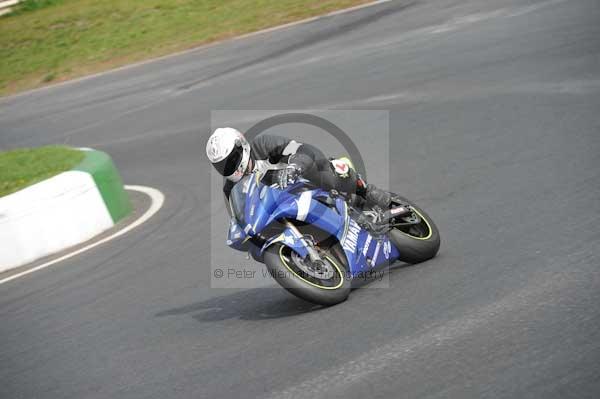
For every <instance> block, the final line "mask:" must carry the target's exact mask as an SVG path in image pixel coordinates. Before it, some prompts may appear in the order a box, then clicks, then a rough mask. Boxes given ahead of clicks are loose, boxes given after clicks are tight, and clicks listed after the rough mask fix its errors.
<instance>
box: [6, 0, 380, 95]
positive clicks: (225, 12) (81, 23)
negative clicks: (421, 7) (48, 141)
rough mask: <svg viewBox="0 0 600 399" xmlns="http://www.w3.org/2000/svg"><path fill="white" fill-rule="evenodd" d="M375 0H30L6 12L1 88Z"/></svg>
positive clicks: (45, 80) (108, 65) (87, 70)
mask: <svg viewBox="0 0 600 399" xmlns="http://www.w3.org/2000/svg"><path fill="white" fill-rule="evenodd" d="M370 1H372V0H144V1H130V0H28V1H26V2H25V3H24V4H23V5H22V6H21V7H18V8H17V9H16V10H15V12H14V13H12V14H7V15H5V16H2V17H0V59H1V60H2V62H0V95H7V94H11V93H15V92H18V91H21V90H25V89H30V88H34V87H38V86H42V85H44V84H48V83H50V82H54V81H61V80H66V79H70V78H74V77H77V76H82V75H86V74H89V73H94V72H99V71H102V70H106V69H110V68H114V67H117V66H121V65H125V64H128V63H131V62H135V61H140V60H143V59H148V58H152V57H156V56H161V55H165V54H169V53H172V52H176V51H180V50H184V49H187V48H192V47H195V46H198V45H201V44H205V43H209V42H213V41H217V40H221V39H226V38H230V37H234V36H238V35H241V34H244V33H249V32H253V31H257V30H260V29H264V28H267V27H272V26H276V25H280V24H284V23H288V22H292V21H296V20H300V19H303V18H308V17H311V16H315V15H319V14H323V13H327V12H330V11H333V10H337V9H342V8H346V7H350V6H354V5H357V4H362V3H368V2H370Z"/></svg>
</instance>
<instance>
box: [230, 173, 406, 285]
mask: <svg viewBox="0 0 600 399" xmlns="http://www.w3.org/2000/svg"><path fill="white" fill-rule="evenodd" d="M305 183H306V181H298V182H296V183H295V184H292V185H290V186H288V187H287V188H285V189H283V190H281V189H279V188H276V187H271V186H268V185H266V184H263V183H262V182H260V180H259V177H258V176H257V175H256V174H252V175H249V176H247V177H245V178H244V179H243V180H242V181H240V182H239V183H238V184H236V186H235V187H234V190H235V189H240V188H239V187H241V189H243V193H244V194H245V195H244V198H245V201H246V203H245V207H244V211H243V219H244V220H243V221H240V220H237V219H236V220H234V221H233V222H232V223H233V224H235V225H236V226H237V227H230V234H229V237H228V245H230V246H231V247H233V248H236V249H241V248H243V244H244V243H245V241H246V240H247V238H248V237H251V236H253V235H255V234H258V233H260V232H261V231H263V230H264V229H265V228H266V227H267V226H269V225H270V224H271V223H273V222H275V221H276V220H281V219H283V218H286V219H290V220H299V221H302V222H305V223H310V224H312V225H314V226H316V227H318V228H320V229H321V230H323V231H325V232H327V233H329V234H331V235H333V236H335V237H336V238H337V239H338V241H339V242H340V244H341V246H342V248H343V251H344V253H345V255H346V258H347V261H348V266H349V269H350V273H351V275H352V276H356V275H358V274H360V273H363V272H365V271H366V270H370V269H372V268H375V267H379V266H382V265H388V264H390V263H391V262H393V261H394V260H396V259H397V258H398V255H399V252H398V249H397V248H396V247H395V246H394V244H393V243H392V242H391V241H390V240H389V238H388V237H387V236H383V237H378V238H375V237H373V236H372V235H371V234H369V232H368V231H366V230H365V229H363V228H362V227H360V226H359V225H358V224H357V223H356V221H355V220H353V219H352V218H351V217H349V215H348V208H347V204H346V202H345V201H344V200H343V199H342V198H340V197H338V198H335V208H332V207H329V206H327V205H325V204H323V203H322V202H320V201H318V200H317V198H320V197H329V193H328V192H326V191H323V190H321V189H313V190H305V191H301V192H299V193H297V192H294V191H296V190H298V189H299V188H301V187H305ZM239 184H242V185H241V186H238V185H239ZM240 199H241V198H240ZM240 216H241V215H240ZM239 222H242V223H240V224H239V225H238V223H239ZM242 226H243V228H242ZM276 242H281V243H283V244H285V245H287V246H289V247H290V248H292V249H293V250H294V251H296V252H297V253H298V254H299V255H300V256H302V257H305V256H306V255H307V254H308V251H307V243H306V241H305V240H303V239H302V238H301V237H296V236H295V234H294V232H293V231H292V230H290V229H285V230H284V231H283V232H282V233H280V234H279V235H277V236H275V237H270V238H269V239H268V240H267V242H265V244H264V245H263V247H262V248H261V249H260V250H259V251H257V252H259V254H262V253H263V252H264V250H265V249H266V248H267V247H268V246H270V245H272V244H274V243H276ZM256 250H258V248H256Z"/></svg>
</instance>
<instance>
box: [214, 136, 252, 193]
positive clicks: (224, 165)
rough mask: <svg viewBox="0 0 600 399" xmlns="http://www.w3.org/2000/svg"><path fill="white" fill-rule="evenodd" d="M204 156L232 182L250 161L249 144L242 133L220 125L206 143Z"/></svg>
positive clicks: (242, 174) (239, 176) (239, 177)
mask: <svg viewBox="0 0 600 399" xmlns="http://www.w3.org/2000/svg"><path fill="white" fill-rule="evenodd" d="M206 156H208V159H209V160H210V162H211V163H212V164H213V166H214V167H215V169H216V170H217V172H219V173H220V174H221V175H223V176H225V177H226V178H227V179H228V180H231V181H232V182H234V183H235V182H237V181H239V180H240V179H241V178H242V176H244V172H245V171H246V169H247V168H248V163H249V162H250V144H249V143H248V140H246V138H245V137H244V135H243V134H242V133H240V132H239V131H237V130H235V129H233V128H231V127H222V128H219V129H217V130H215V131H214V133H213V134H212V135H211V136H210V137H209V139H208V142H207V143H206Z"/></svg>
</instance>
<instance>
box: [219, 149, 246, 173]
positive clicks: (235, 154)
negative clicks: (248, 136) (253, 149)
mask: <svg viewBox="0 0 600 399" xmlns="http://www.w3.org/2000/svg"><path fill="white" fill-rule="evenodd" d="M243 152H244V149H243V148H242V146H241V145H236V146H235V147H234V148H233V150H232V151H231V153H230V154H229V155H228V156H227V157H225V159H223V160H222V161H219V162H217V163H213V166H214V167H215V169H216V170H217V172H219V173H220V174H221V175H222V176H225V177H227V176H231V175H232V174H233V172H235V170H236V169H237V168H238V167H239V166H240V163H241V162H242V155H243Z"/></svg>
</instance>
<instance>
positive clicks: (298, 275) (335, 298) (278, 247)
mask: <svg viewBox="0 0 600 399" xmlns="http://www.w3.org/2000/svg"><path fill="white" fill-rule="evenodd" d="M336 247H339V245H338V244H336V245H334V246H333V247H331V248H329V249H327V250H325V251H323V253H322V254H321V255H322V257H323V258H324V259H325V261H326V262H329V263H328V265H330V266H331V267H332V269H331V270H332V271H333V275H332V277H331V278H330V279H327V280H319V279H318V278H315V277H313V276H309V275H307V274H306V273H305V272H303V271H302V270H301V269H300V268H299V267H298V266H297V265H296V263H294V259H293V258H292V253H291V252H292V250H291V249H290V248H289V247H287V246H285V245H282V244H279V243H277V244H274V245H272V246H270V247H269V248H267V250H266V251H265V255H264V263H265V265H266V266H267V269H268V270H269V273H270V274H271V276H272V277H273V278H274V279H275V280H276V281H277V282H278V283H279V284H280V285H281V286H282V287H283V288H285V289H286V290H288V291H289V292H290V293H292V294H293V295H295V296H297V297H299V298H302V299H304V300H306V301H308V302H312V303H316V304H318V305H324V306H331V305H335V304H338V303H340V302H343V301H345V300H346V299H347V298H348V295H349V294H350V275H349V272H348V267H347V265H346V261H345V260H346V258H345V255H343V251H341V250H339V248H336ZM340 258H341V259H343V261H342V260H340Z"/></svg>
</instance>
